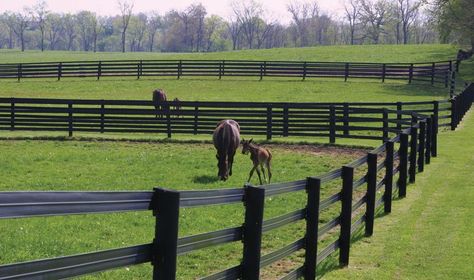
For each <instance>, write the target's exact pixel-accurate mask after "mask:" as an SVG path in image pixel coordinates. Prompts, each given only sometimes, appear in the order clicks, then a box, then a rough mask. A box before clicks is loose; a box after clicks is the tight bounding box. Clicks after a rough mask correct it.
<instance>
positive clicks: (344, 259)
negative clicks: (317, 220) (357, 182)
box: [339, 166, 354, 266]
mask: <svg viewBox="0 0 474 280" xmlns="http://www.w3.org/2000/svg"><path fill="white" fill-rule="evenodd" d="M353 181H354V168H353V167H350V166H343V167H342V193H341V218H340V219H341V222H340V223H341V234H340V236H339V264H340V265H341V266H347V265H349V250H350V245H351V225H352V224H351V218H352V184H353Z"/></svg>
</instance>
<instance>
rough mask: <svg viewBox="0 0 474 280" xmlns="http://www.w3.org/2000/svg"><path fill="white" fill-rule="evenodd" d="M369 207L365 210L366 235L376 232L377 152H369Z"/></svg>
mask: <svg viewBox="0 0 474 280" xmlns="http://www.w3.org/2000/svg"><path fill="white" fill-rule="evenodd" d="M367 168H368V170H367V208H366V211H365V236H372V234H373V233H374V219H375V198H376V195H377V154H376V153H368V154H367Z"/></svg>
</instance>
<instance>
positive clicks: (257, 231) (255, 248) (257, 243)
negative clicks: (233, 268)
mask: <svg viewBox="0 0 474 280" xmlns="http://www.w3.org/2000/svg"><path fill="white" fill-rule="evenodd" d="M244 188H245V195H244V204H245V222H244V225H243V239H242V241H243V243H244V252H243V259H242V279H245V280H251V279H255V280H258V279H260V256H261V252H260V249H261V244H262V225H263V207H264V202H265V189H264V188H259V187H254V186H251V185H245V186H244Z"/></svg>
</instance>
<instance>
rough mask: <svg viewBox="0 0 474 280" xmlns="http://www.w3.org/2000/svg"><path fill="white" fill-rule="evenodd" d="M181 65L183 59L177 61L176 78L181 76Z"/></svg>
mask: <svg viewBox="0 0 474 280" xmlns="http://www.w3.org/2000/svg"><path fill="white" fill-rule="evenodd" d="M182 67H183V61H182V60H180V61H178V80H179V79H180V78H181V71H182Z"/></svg>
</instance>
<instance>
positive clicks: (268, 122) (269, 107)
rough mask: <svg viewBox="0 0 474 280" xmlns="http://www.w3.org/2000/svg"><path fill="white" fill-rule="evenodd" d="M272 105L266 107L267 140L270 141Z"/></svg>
mask: <svg viewBox="0 0 474 280" xmlns="http://www.w3.org/2000/svg"><path fill="white" fill-rule="evenodd" d="M272 115H273V110H272V105H269V106H267V140H272V134H273V133H272V130H273V127H272V119H273V116H272Z"/></svg>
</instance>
